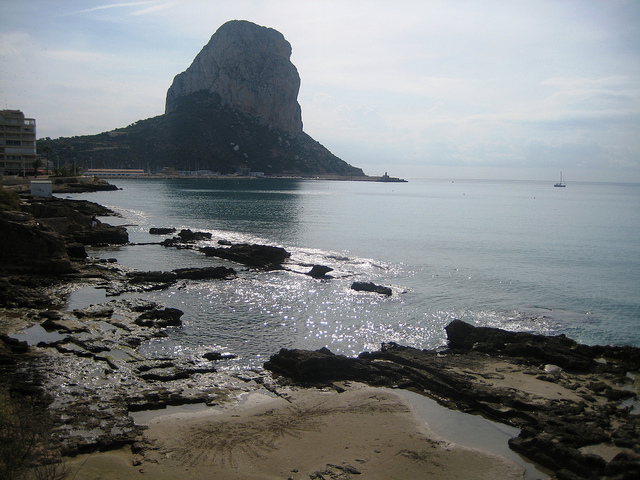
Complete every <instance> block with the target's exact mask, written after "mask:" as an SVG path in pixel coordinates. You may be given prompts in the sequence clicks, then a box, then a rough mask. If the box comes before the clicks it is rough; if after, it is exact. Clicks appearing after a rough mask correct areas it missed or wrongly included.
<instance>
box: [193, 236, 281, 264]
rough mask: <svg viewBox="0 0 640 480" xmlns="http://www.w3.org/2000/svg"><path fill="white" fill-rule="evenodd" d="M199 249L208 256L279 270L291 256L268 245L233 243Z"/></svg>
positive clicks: (278, 248) (279, 248)
mask: <svg viewBox="0 0 640 480" xmlns="http://www.w3.org/2000/svg"><path fill="white" fill-rule="evenodd" d="M200 251H201V252H202V253H204V254H205V255H208V256H214V257H219V258H225V259H227V260H231V261H233V262H237V263H241V264H243V265H247V266H249V267H253V268H261V269H267V270H279V269H281V268H282V263H283V262H284V261H285V260H286V259H287V258H289V257H290V256H291V254H290V253H289V252H287V251H286V250H285V249H284V248H281V247H273V246H269V245H255V244H253V245H250V244H247V243H240V244H234V245H231V246H230V247H227V248H218V247H202V248H200Z"/></svg>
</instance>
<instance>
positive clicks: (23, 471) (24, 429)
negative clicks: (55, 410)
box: [0, 391, 69, 480]
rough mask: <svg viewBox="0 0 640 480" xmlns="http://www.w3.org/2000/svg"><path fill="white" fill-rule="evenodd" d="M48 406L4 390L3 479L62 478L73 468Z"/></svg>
mask: <svg viewBox="0 0 640 480" xmlns="http://www.w3.org/2000/svg"><path fill="white" fill-rule="evenodd" d="M52 427H53V425H52V422H51V418H50V416H49V413H48V411H47V410H46V408H44V407H42V406H35V405H33V404H32V403H31V402H29V401H28V400H27V399H20V400H17V399H15V398H11V396H10V395H9V394H8V392H6V391H4V392H3V391H0V480H9V479H11V480H23V479H24V480H28V479H29V480H30V479H34V480H62V479H64V478H65V477H66V476H67V475H68V472H69V468H68V465H67V464H65V463H63V462H62V461H61V458H60V455H59V454H58V453H57V449H56V448H55V442H54V441H53V437H52V435H51V433H52Z"/></svg>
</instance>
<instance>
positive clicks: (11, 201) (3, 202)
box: [0, 188, 22, 211]
mask: <svg viewBox="0 0 640 480" xmlns="http://www.w3.org/2000/svg"><path fill="white" fill-rule="evenodd" d="M21 203H22V202H21V201H20V196H19V195H18V194H17V193H16V192H14V191H13V190H6V189H4V188H2V189H0V211H7V210H20V204H21Z"/></svg>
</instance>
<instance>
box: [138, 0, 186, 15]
mask: <svg viewBox="0 0 640 480" xmlns="http://www.w3.org/2000/svg"><path fill="white" fill-rule="evenodd" d="M179 3H182V2H164V3H160V4H158V5H154V6H152V7H148V8H143V9H142V10H137V11H135V12H132V13H130V15H131V16H134V17H135V16H140V15H149V14H150V13H156V12H159V11H161V10H166V9H167V8H172V7H175V6H176V5H178V4H179Z"/></svg>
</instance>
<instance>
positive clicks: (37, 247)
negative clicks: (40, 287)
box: [0, 213, 73, 274]
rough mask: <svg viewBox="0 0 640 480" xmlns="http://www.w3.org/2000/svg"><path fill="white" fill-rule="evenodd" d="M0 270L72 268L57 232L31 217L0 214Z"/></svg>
mask: <svg viewBox="0 0 640 480" xmlns="http://www.w3.org/2000/svg"><path fill="white" fill-rule="evenodd" d="M0 270H2V271H4V272H19V273H37V274H43V273H48V274H57V273H70V272H72V271H73V268H72V266H71V262H70V260H69V254H68V253H67V249H66V247H65V243H64V239H63V238H62V236H60V234H58V233H57V232H55V231H54V230H52V229H51V228H49V227H48V226H45V225H43V224H41V223H40V222H37V221H35V220H34V219H33V218H32V217H30V216H26V217H24V218H22V219H20V221H15V220H14V219H12V218H9V216H7V215H4V214H3V213H0Z"/></svg>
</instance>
